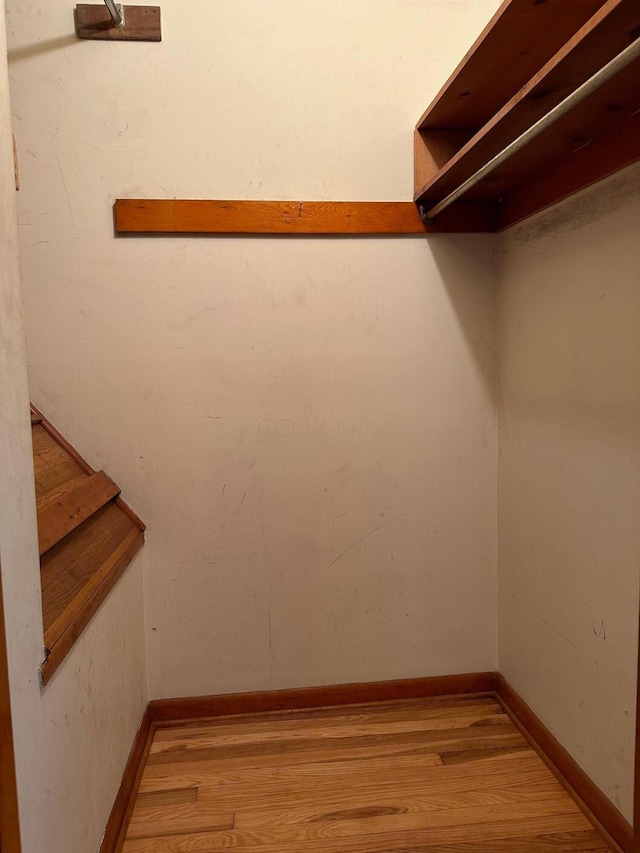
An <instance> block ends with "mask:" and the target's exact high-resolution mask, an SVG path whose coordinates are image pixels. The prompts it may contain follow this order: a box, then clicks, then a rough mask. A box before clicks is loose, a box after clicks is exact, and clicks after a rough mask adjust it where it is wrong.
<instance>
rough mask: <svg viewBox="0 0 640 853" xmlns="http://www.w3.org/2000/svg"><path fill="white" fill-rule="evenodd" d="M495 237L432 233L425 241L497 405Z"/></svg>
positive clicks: (496, 266)
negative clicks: (484, 317) (482, 319)
mask: <svg viewBox="0 0 640 853" xmlns="http://www.w3.org/2000/svg"><path fill="white" fill-rule="evenodd" d="M498 239H499V238H498V237H497V236H495V235H487V234H483V235H476V234H473V235H460V234H435V235H432V236H430V237H429V238H428V241H427V247H428V251H429V252H430V253H431V255H432V257H433V260H434V261H435V264H436V266H437V267H438V270H439V272H440V275H441V276H442V282H443V284H444V286H445V288H446V290H447V293H448V296H449V300H450V302H451V306H452V308H453V310H454V312H455V315H456V317H457V318H458V321H459V326H460V329H461V331H462V333H463V335H464V337H465V339H466V343H467V346H468V348H469V352H470V354H471V356H472V358H473V361H474V364H475V365H476V368H477V370H478V374H479V376H480V378H481V379H482V382H483V385H484V387H485V389H486V391H487V394H488V395H489V397H490V399H491V401H492V402H493V404H494V405H497V375H496V367H497V363H496V349H497V313H496V300H497V282H498V265H497V258H498ZM480 249H481V250H480ZM479 250H480V251H479ZM487 262H489V264H490V268H489V270H488V269H487ZM480 265H482V269H481V268H480ZM487 273H489V274H487ZM488 307H489V310H490V311H491V317H489V318H487V320H488V322H485V323H478V317H479V316H482V314H483V313H486V312H487V308H488Z"/></svg>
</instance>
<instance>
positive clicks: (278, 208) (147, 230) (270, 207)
mask: <svg viewBox="0 0 640 853" xmlns="http://www.w3.org/2000/svg"><path fill="white" fill-rule="evenodd" d="M495 225H496V221H495V211H494V209H493V206H492V205H487V204H476V203H463V204H461V205H460V206H459V207H457V208H456V210H455V212H454V211H451V213H449V215H444V216H443V217H442V219H441V220H439V221H438V223H437V224H436V225H435V226H433V227H426V226H425V225H423V223H422V220H421V219H420V215H419V213H418V210H417V208H416V205H415V204H414V203H413V202H411V201H381V202H373V201H371V202H369V201H366V202H355V201H354V202H350V201H231V200H229V201H206V200H184V199H118V200H117V201H116V203H115V227H116V231H117V232H118V233H119V234H134V233H135V234H289V235H291V234H297V235H307V236H312V235H331V234H333V235H366V234H380V235H398V236H401V235H411V234H413V235H420V236H424V235H425V234H426V233H430V232H433V233H437V232H438V231H457V232H490V231H494V230H495Z"/></svg>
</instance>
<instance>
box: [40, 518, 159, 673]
mask: <svg viewBox="0 0 640 853" xmlns="http://www.w3.org/2000/svg"><path fill="white" fill-rule="evenodd" d="M143 545H144V536H143V535H142V533H141V532H140V531H139V530H134V531H132V532H131V533H130V534H129V536H128V537H127V539H126V540H125V541H124V542H123V543H122V545H121V546H120V547H119V548H118V550H117V551H116V552H114V554H112V555H111V557H110V558H109V560H108V562H107V563H106V564H104V565H103V566H102V567H101V571H100V573H99V574H96V575H95V576H94V577H93V578H92V582H91V584H90V585H88V586H87V587H86V588H85V589H83V590H82V592H81V594H80V595H79V596H78V598H77V599H76V601H75V602H72V603H71V604H70V606H69V608H68V610H67V613H68V616H69V620H68V622H67V623H66V625H65V626H64V630H63V632H62V633H61V634H60V636H59V637H58V639H57V640H56V642H55V643H54V644H53V645H52V646H47V648H48V650H49V654H48V656H47V659H46V660H45V661H44V662H43V664H42V666H41V667H40V673H41V678H42V682H43V684H46V683H47V682H48V681H49V679H50V678H51V676H52V675H53V674H54V672H55V671H56V670H57V669H58V667H59V666H60V664H61V663H62V661H63V660H64V658H65V657H66V655H67V654H68V653H69V651H70V650H71V648H72V647H73V644H74V643H75V642H76V640H77V639H78V637H79V636H80V634H81V633H82V631H83V630H84V629H85V628H86V627H87V625H88V624H89V621H90V620H91V618H92V617H93V615H94V614H95V613H96V611H97V610H98V608H99V607H100V605H101V604H102V602H103V601H104V600H105V599H106V597H107V595H108V594H109V593H110V592H111V590H112V589H113V587H114V586H115V584H116V583H117V581H118V580H119V579H120V578H121V577H122V575H123V573H124V571H125V569H126V568H127V566H128V565H129V564H130V563H131V561H132V560H133V558H134V557H135V555H136V554H137V552H138V551H139V550H140V548H141V547H142V546H143ZM45 642H46V634H45Z"/></svg>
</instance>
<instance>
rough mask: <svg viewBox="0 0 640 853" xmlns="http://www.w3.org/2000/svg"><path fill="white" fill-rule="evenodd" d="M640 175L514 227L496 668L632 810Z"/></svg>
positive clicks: (504, 289) (504, 372) (639, 492)
mask: <svg viewBox="0 0 640 853" xmlns="http://www.w3.org/2000/svg"><path fill="white" fill-rule="evenodd" d="M639 217H640V170H639V169H638V168H637V167H636V168H635V169H632V170H630V171H627V172H626V173H623V174H621V175H619V176H617V177H615V178H614V179H612V180H610V181H609V182H607V183H605V184H602V185H600V186H599V187H596V188H594V189H592V190H589V191H587V192H585V193H582V194H581V195H580V196H578V197H576V198H575V199H573V200H570V201H568V202H567V203H565V204H563V205H561V206H559V207H557V208H555V209H554V210H552V211H550V212H549V213H546V214H543V215H541V216H539V217H536V218H534V219H532V220H530V221H529V222H528V223H525V224H523V225H522V226H520V227H516V228H514V229H512V230H511V231H510V232H508V234H507V235H505V240H504V243H503V252H504V254H503V256H502V267H501V287H500V457H499V459H500V463H499V470H500V501H499V520H500V537H499V553H500V573H499V578H500V669H501V671H502V672H503V673H504V675H505V676H506V678H507V679H508V680H509V681H510V682H511V683H512V684H513V686H514V687H515V688H516V690H518V692H519V693H520V694H521V695H522V696H523V697H524V699H525V700H526V701H527V702H528V703H529V704H530V705H531V707H532V708H533V710H534V711H535V712H536V713H537V714H538V715H539V716H540V717H541V718H542V720H543V721H544V722H545V723H546V724H547V726H549V728H550V729H551V730H552V731H553V733H554V734H555V735H556V736H557V737H558V738H559V740H560V741H561V743H562V744H563V745H564V746H565V747H566V748H567V749H568V750H569V751H570V752H571V754H572V755H573V756H574V757H575V758H576V759H577V760H578V762H579V763H580V764H581V766H582V767H583V768H584V769H585V770H586V771H587V773H588V774H589V775H590V776H591V777H592V778H593V779H594V781H595V782H596V784H597V785H599V786H600V787H601V788H602V789H603V790H604V791H605V793H606V794H607V795H608V796H609V797H610V799H612V800H613V802H614V803H615V804H616V805H617V806H618V808H620V809H622V811H623V812H624V814H625V815H626V816H627V818H628V819H629V820H631V818H632V778H633V745H634V726H635V693H636V653H637V647H638V564H639V555H640V525H639V524H638V518H639V517H640V334H639V332H638V330H639V329H640V241H639V240H638V221H639Z"/></svg>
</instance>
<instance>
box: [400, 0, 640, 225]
mask: <svg viewBox="0 0 640 853" xmlns="http://www.w3.org/2000/svg"><path fill="white" fill-rule="evenodd" d="M507 25H508V29H507ZM572 28H573V29H572ZM507 33H508V38H506V35H507ZM639 36H640V4H639V3H638V2H637V0H597V2H595V0H594V2H588V0H585V2H579V0H577V2H575V3H571V4H569V3H566V4H559V3H551V2H545V3H540V2H536V0H507V2H505V3H503V5H502V7H501V8H500V10H499V11H498V13H497V14H496V16H495V17H494V19H493V21H492V22H491V24H490V25H489V27H488V28H487V29H486V30H485V32H484V33H483V35H482V37H481V38H480V39H479V40H478V42H476V44H475V45H474V47H473V48H472V50H471V51H470V52H469V53H468V54H467V57H465V60H464V61H463V63H462V64H461V65H460V66H459V67H458V69H457V70H456V72H455V73H454V75H453V76H452V77H451V78H450V80H449V81H448V83H447V84H446V86H445V87H444V89H443V90H442V91H441V92H440V93H439V95H438V96H437V97H436V99H435V100H434V102H433V104H432V105H431V107H430V108H429V109H428V110H427V112H426V113H425V114H424V115H423V116H422V117H421V119H420V120H419V122H418V125H417V127H416V134H415V190H416V192H415V196H414V200H415V201H416V202H417V203H420V204H424V205H425V206H426V207H427V208H428V207H430V206H433V205H435V204H436V203H437V202H439V201H441V200H442V199H444V198H445V197H447V196H448V195H449V194H450V193H451V192H453V191H454V190H455V189H457V188H458V187H459V186H461V185H463V184H464V183H465V182H466V181H467V180H468V179H470V178H471V176H473V175H475V174H476V173H477V172H478V171H479V170H480V169H482V167H484V166H485V164H487V163H489V161H491V160H492V159H493V158H494V157H495V156H496V155H497V154H499V153H500V152H501V151H502V150H503V149H505V148H507V146H509V145H510V143H512V142H513V141H514V140H515V139H517V138H518V137H519V136H520V135H521V134H522V133H524V132H525V131H526V130H528V128H530V127H531V126H532V125H534V124H535V123H536V122H537V121H539V120H540V119H541V118H542V117H543V116H545V115H546V114H547V113H549V112H550V111H551V110H552V108H554V107H555V106H556V105H557V104H559V103H560V102H561V101H563V100H564V99H565V98H566V97H567V96H568V95H570V94H571V93H572V92H574V91H575V90H576V89H577V88H578V87H580V86H581V85H582V84H583V83H585V81H587V80H589V79H590V78H592V77H593V76H594V75H595V74H596V72H598V71H599V70H600V69H601V68H603V67H604V66H605V65H607V64H608V63H609V62H610V61H611V60H613V59H614V57H617V56H618V55H619V54H621V53H622V51H624V50H625V49H626V48H628V47H629V45H630V44H632V43H633V42H634V41H636V40H637V39H638V37H639ZM516 54H517V57H518V58H517V59H516V58H515V55H516ZM532 55H535V57H536V61H540V60H543V62H542V64H541V65H538V67H537V68H535V70H534V66H533V64H532V62H533V59H532ZM498 68H500V69H501V72H500V73H501V79H500V81H499V82H497V81H496V75H497V74H498ZM532 71H533V73H531V72H532ZM529 73H531V76H530V77H529V78H527V79H523V74H529ZM639 82H640V60H639V59H637V58H636V59H634V60H633V62H632V63H631V64H630V65H628V66H627V67H626V68H624V70H621V71H619V72H618V73H617V74H616V76H614V77H613V78H612V79H610V80H608V82H605V83H604V85H601V86H600V87H599V88H597V89H595V90H594V91H592V92H591V93H590V94H589V96H588V99H587V100H584V101H582V103H579V104H577V105H575V106H572V108H571V109H570V111H569V112H567V113H566V115H564V116H563V117H562V118H560V119H559V120H558V121H557V122H556V123H555V124H553V125H552V126H550V127H548V128H547V129H545V130H544V131H543V132H542V133H541V134H540V135H539V136H537V137H536V138H535V139H533V140H532V141H529V142H528V144H527V145H526V146H525V147H524V148H523V149H522V150H520V151H519V152H518V153H517V154H515V155H514V156H512V157H510V158H509V159H508V160H505V162H503V163H501V164H500V165H499V166H498V168H494V170H493V171H492V172H491V173H490V174H488V175H487V176H486V177H484V179H483V180H481V181H479V183H477V184H476V185H475V186H473V187H472V188H470V189H468V190H467V191H466V192H465V194H464V197H463V198H464V200H465V201H478V202H493V203H494V205H495V209H496V214H497V219H498V228H504V227H508V226H509V225H511V224H513V223H514V222H516V221H519V219H521V218H523V217H524V216H529V215H531V214H532V213H535V212H537V211H538V210H541V209H543V208H544V207H547V206H549V205H551V204H553V203H555V202H557V201H559V200H560V199H562V198H565V197H567V195H569V194H571V193H573V192H576V191H578V190H580V189H582V188H584V187H586V186H588V185H589V184H591V183H593V182H594V181H596V180H599V179H601V178H602V177H605V176H607V175H609V174H612V173H613V172H615V171H617V170H619V169H620V168H623V167H624V166H627V165H630V164H631V163H633V162H636V161H638V160H640V135H639V134H638V130H637V127H636V125H637V122H636V121H635V120H634V119H635V116H636V114H637V112H638V111H639V110H640V85H639ZM496 86H497V87H498V89H499V91H500V96H499V98H498V97H497V96H496V95H495V89H496ZM505 96H506V98H505ZM503 98H505V99H504V100H502V99H503ZM622 134H625V135H626V136H627V137H628V138H627V140H626V142H625V144H624V146H621V145H620V144H619V139H618V137H619V136H620V135H622ZM622 149H624V150H622ZM578 163H580V167H579V171H580V172H581V174H582V179H579V178H578V167H577V164H578ZM564 168H566V169H567V171H568V172H569V173H570V175H571V177H570V178H568V179H565V178H564V176H563V169H564ZM551 175H553V176H554V177H553V179H551V178H550V177H549V176H551ZM577 178H578V179H577ZM541 184H544V192H542V191H541V190H540V186H541ZM436 221H437V220H436Z"/></svg>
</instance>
